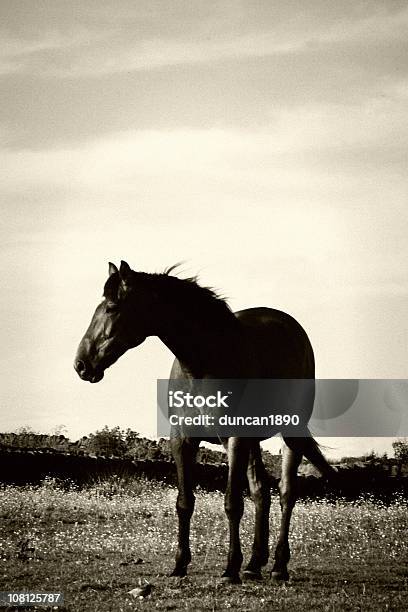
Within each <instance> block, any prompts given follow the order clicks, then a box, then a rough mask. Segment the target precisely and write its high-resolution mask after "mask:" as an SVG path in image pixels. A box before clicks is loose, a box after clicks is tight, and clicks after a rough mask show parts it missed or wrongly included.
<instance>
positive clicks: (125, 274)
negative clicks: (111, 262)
mask: <svg viewBox="0 0 408 612" xmlns="http://www.w3.org/2000/svg"><path fill="white" fill-rule="evenodd" d="M119 276H120V280H121V281H122V283H121V284H122V286H123V288H124V289H127V287H128V285H129V284H130V281H131V278H132V270H131V268H130V266H129V264H128V263H126V261H121V262H120V268H119Z"/></svg>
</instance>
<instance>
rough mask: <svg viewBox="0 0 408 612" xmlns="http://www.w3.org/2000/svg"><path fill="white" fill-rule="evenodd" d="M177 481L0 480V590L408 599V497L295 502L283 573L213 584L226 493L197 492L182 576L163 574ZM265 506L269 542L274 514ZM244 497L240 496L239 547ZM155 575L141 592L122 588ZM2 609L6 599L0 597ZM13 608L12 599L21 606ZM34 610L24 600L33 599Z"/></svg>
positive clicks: (95, 598)
mask: <svg viewBox="0 0 408 612" xmlns="http://www.w3.org/2000/svg"><path fill="white" fill-rule="evenodd" d="M175 498H176V490H175V489H174V488H171V487H169V486H165V485H161V484H158V483H152V482H145V481H134V482H133V483H132V484H130V485H129V483H122V482H121V481H119V480H118V479H113V480H111V481H110V482H104V483H99V484H96V485H94V486H93V487H91V488H88V489H86V490H82V491H80V490H77V489H75V488H74V487H71V489H69V490H65V491H64V490H63V489H62V488H59V487H58V485H57V484H56V483H55V482H54V481H52V480H48V481H45V482H44V483H43V484H42V485H41V486H38V487H28V486H26V487H19V488H18V487H3V488H2V489H1V490H0V517H1V521H0V529H1V531H0V590H1V591H10V590H14V591H19V590H34V591H36V590H37V591H53V590H60V591H63V593H64V597H65V603H64V605H63V606H61V607H60V608H59V609H60V610H70V611H73V612H82V611H88V610H89V611H95V612H96V611H98V612H105V611H108V610H112V611H115V612H119V611H121V610H133V609H136V610H146V611H147V610H148V611H151V610H192V611H198V610H230V609H232V610H241V611H243V610H297V611H301V610H327V611H329V610H330V611H335V612H337V611H339V610H381V611H382V610H403V609H407V601H408V575H407V567H408V541H407V533H408V512H407V510H408V507H407V503H406V501H403V500H401V499H396V500H395V502H394V503H392V504H391V505H390V506H388V507H387V506H385V505H382V504H380V503H378V502H377V503H376V502H374V501H373V500H364V501H362V500H361V501H358V502H354V503H352V502H344V501H343V502H342V501H338V502H337V503H335V504H333V503H329V502H327V501H310V502H301V503H298V504H297V506H296V508H295V512H294V517H293V521H292V534H291V547H292V560H291V562H290V566H289V567H290V571H291V579H290V582H289V583H288V584H287V585H283V586H276V585H275V584H274V583H272V582H271V581H270V579H269V573H268V572H267V571H265V573H264V575H265V579H264V581H263V582H244V583H243V584H242V585H238V586H226V585H223V584H221V583H220V581H219V576H220V575H221V573H222V569H223V566H224V563H225V559H226V543H227V524H226V519H225V516H224V510H223V497H222V495H221V494H219V493H205V492H203V491H199V492H198V493H197V501H196V512H195V514H194V520H193V524H192V553H193V562H192V564H191V566H190V567H191V569H190V573H189V576H188V577H187V578H184V579H181V580H180V579H175V578H168V577H166V574H167V572H168V570H169V569H170V568H172V564H173V558H174V553H175V541H176V533H175V529H176V521H175V511H174V504H175ZM279 513H280V509H279V504H278V502H277V500H276V498H275V499H274V501H273V504H272V512H271V531H272V538H271V542H273V541H274V540H275V539H276V529H277V525H278V518H279ZM253 517H254V513H253V506H252V503H251V502H250V501H249V500H246V503H245V515H244V518H243V521H242V530H241V531H242V542H243V551H244V555H245V558H248V555H249V551H250V547H251V540H252V533H253ZM146 581H147V582H148V583H150V584H151V585H152V590H151V593H150V594H149V595H148V596H146V597H145V598H134V597H132V596H131V595H129V594H128V591H130V590H131V589H133V588H135V587H138V586H139V585H142V586H143V585H145V584H146ZM3 609H6V608H3ZM20 609H21V608H20ZM31 609H32V608H31Z"/></svg>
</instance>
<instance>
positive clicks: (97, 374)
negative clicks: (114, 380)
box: [74, 261, 153, 383]
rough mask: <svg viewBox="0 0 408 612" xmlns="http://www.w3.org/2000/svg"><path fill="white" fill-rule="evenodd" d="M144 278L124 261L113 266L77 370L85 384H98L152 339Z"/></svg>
mask: <svg viewBox="0 0 408 612" xmlns="http://www.w3.org/2000/svg"><path fill="white" fill-rule="evenodd" d="M146 276H148V275H144V274H141V273H138V272H134V271H133V270H131V269H130V267H129V265H128V264H127V263H126V262H124V261H122V262H121V265H120V269H119V270H118V269H117V267H116V266H115V265H114V264H112V263H110V264H109V278H108V280H107V281H106V283H105V288H104V291H103V300H102V302H101V303H100V304H99V305H98V306H97V308H96V310H95V313H94V315H93V317H92V321H91V323H90V325H89V327H88V329H87V331H86V333H85V335H84V337H83V338H82V340H81V343H80V345H79V347H78V351H77V354H76V357H75V362H74V368H75V370H76V371H77V373H78V375H79V376H80V377H81V378H82V380H88V381H90V382H93V383H94V382H99V381H100V380H102V378H103V374H104V371H105V370H106V368H109V366H111V365H112V364H113V363H115V361H117V360H118V359H119V357H120V356H121V355H123V353H125V352H126V351H127V350H128V349H130V348H133V347H135V346H138V345H139V344H141V343H142V342H143V341H144V340H145V339H146V337H147V336H149V335H152V329H151V321H152V317H153V303H152V299H153V296H152V294H151V292H150V291H149V290H148V287H147V286H146V285H147V284H148V283H146V280H145V279H144V277H146Z"/></svg>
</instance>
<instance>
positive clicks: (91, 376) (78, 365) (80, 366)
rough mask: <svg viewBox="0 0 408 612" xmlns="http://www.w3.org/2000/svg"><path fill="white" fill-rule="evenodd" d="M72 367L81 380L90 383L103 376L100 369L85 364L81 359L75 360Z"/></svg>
mask: <svg viewBox="0 0 408 612" xmlns="http://www.w3.org/2000/svg"><path fill="white" fill-rule="evenodd" d="M74 369H75V371H76V373H77V374H78V376H79V377H80V378H81V379H82V380H86V381H88V382H91V383H97V382H99V381H100V380H102V378H103V371H102V370H99V371H95V370H93V369H91V368H89V366H87V365H86V363H85V362H84V361H82V359H76V360H75V363H74Z"/></svg>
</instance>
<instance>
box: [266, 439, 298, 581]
mask: <svg viewBox="0 0 408 612" xmlns="http://www.w3.org/2000/svg"><path fill="white" fill-rule="evenodd" d="M301 448H302V438H285V442H284V444H283V452H282V475H281V479H280V482H279V496H280V505H281V510H282V517H281V525H280V531H279V538H278V543H277V546H276V551H275V564H274V566H273V569H272V574H271V575H272V578H273V579H274V580H278V581H280V580H288V579H289V573H288V568H287V564H288V561H289V559H290V548H289V539H288V538H289V526H290V519H291V516H292V510H293V507H294V505H295V502H296V480H297V470H298V467H299V464H300V462H301V460H302V451H301Z"/></svg>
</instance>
